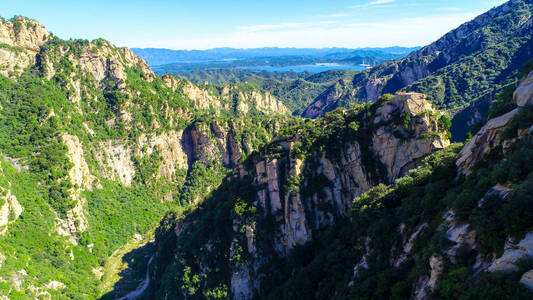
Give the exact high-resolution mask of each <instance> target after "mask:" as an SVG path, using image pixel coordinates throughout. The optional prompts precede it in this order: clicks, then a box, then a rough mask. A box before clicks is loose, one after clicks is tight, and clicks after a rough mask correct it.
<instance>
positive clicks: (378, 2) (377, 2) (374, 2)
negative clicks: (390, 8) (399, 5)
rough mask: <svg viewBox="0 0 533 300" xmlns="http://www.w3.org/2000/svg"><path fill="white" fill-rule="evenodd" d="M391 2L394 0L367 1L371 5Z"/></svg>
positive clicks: (394, 0)
mask: <svg viewBox="0 0 533 300" xmlns="http://www.w3.org/2000/svg"><path fill="white" fill-rule="evenodd" d="M392 2H396V0H376V1H372V2H370V3H368V5H370V6H372V5H380V4H388V3H392Z"/></svg>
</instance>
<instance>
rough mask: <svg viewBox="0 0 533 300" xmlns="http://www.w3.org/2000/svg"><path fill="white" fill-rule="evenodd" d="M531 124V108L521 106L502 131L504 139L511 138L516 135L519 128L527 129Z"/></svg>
mask: <svg viewBox="0 0 533 300" xmlns="http://www.w3.org/2000/svg"><path fill="white" fill-rule="evenodd" d="M532 125H533V108H529V107H524V108H521V109H520V111H519V112H518V114H517V115H516V116H514V117H513V119H512V120H511V123H510V124H509V126H508V127H507V128H506V129H505V132H504V133H503V137H504V139H512V138H515V137H516V136H517V135H518V131H519V130H523V129H527V128H529V127H531V126H532Z"/></svg>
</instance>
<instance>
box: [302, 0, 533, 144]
mask: <svg viewBox="0 0 533 300" xmlns="http://www.w3.org/2000/svg"><path fill="white" fill-rule="evenodd" d="M532 11H533V4H532V2H531V1H530V0H512V1H509V2H507V3H505V4H503V5H501V6H499V7H497V8H494V9H492V10H490V11H489V12H487V13H485V14H483V15H481V16H479V17H477V18H475V19H474V20H472V21H471V22H468V23H466V24H464V25H462V26H460V27H458V28H457V29H455V30H453V31H451V32H449V33H448V34H446V35H445V36H443V37H442V38H440V39H439V40H437V41H436V42H434V43H432V44H431V45H428V46H426V47H424V48H422V49H420V50H418V51H415V52H413V53H411V54H410V55H409V56H407V57H406V58H403V59H399V60H396V61H392V62H387V63H384V64H381V65H379V66H376V67H374V68H372V69H370V70H367V71H363V72H361V73H358V74H356V75H355V76H353V77H352V78H351V79H350V80H348V81H345V80H344V79H343V80H342V81H340V80H339V81H338V83H335V84H339V85H340V86H341V87H342V89H341V90H338V89H331V90H330V91H329V92H324V93H322V94H320V95H319V96H318V97H316V98H315V99H314V101H313V103H312V104H310V105H309V106H307V108H306V109H305V110H304V111H303V113H302V116H305V117H312V118H315V117H318V116H321V115H323V114H324V113H325V112H327V111H331V110H333V109H335V108H336V107H340V106H348V105H350V104H352V103H360V102H373V101H376V100H377V99H378V98H379V96H380V95H382V94H385V93H395V92H397V91H413V92H420V93H425V94H427V95H428V99H430V100H431V101H433V102H434V103H435V105H437V107H438V108H439V109H443V110H450V112H452V113H455V112H456V111H458V110H461V109H463V108H465V107H467V106H468V105H470V104H471V103H474V102H476V101H477V100H478V99H484V97H485V98H487V97H488V99H489V100H488V101H489V102H490V100H492V99H493V98H494V94H495V93H497V92H499V91H501V90H502V89H504V88H505V87H507V86H509V85H512V84H514V83H516V81H517V80H518V78H519V73H520V72H521V71H522V66H523V65H524V64H525V63H526V62H527V61H528V60H529V59H531V56H532V53H533V48H532V47H533V44H532V41H531V36H532V30H533V26H532V24H533V23H532V19H531V14H532ZM333 85H334V84H330V86H333ZM472 115H477V117H476V118H474V119H471V118H459V119H457V120H455V122H454V129H453V130H452V131H453V133H454V136H456V137H457V138H459V139H461V138H462V137H463V136H464V134H465V133H466V132H467V131H468V130H469V128H470V127H471V126H472V125H474V124H475V123H477V122H480V121H483V120H484V119H486V109H485V110H482V111H479V112H478V114H472ZM465 119H468V120H465Z"/></svg>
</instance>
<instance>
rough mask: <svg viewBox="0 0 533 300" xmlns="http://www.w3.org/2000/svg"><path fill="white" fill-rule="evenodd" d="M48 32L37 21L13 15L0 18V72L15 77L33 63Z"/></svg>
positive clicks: (48, 35) (46, 38)
mask: <svg viewBox="0 0 533 300" xmlns="http://www.w3.org/2000/svg"><path fill="white" fill-rule="evenodd" d="M49 37H50V34H49V33H48V31H46V29H45V28H44V26H42V25H41V24H39V23H38V22H37V21H34V20H30V19H26V18H23V17H15V18H13V19H11V20H9V21H5V20H4V19H0V74H2V75H4V76H7V77H16V76H17V75H18V74H20V73H21V72H22V71H23V70H24V69H25V68H26V67H27V66H30V65H33V64H34V63H35V56H36V55H37V53H39V51H40V48H41V46H42V45H43V44H44V43H45V42H46V41H47V40H48V38H49Z"/></svg>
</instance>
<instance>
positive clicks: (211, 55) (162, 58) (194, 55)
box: [131, 47, 419, 66]
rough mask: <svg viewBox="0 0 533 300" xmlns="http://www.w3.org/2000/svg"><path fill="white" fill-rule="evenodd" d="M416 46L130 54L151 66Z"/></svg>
mask: <svg viewBox="0 0 533 300" xmlns="http://www.w3.org/2000/svg"><path fill="white" fill-rule="evenodd" d="M418 49H419V48H418V47H413V48H404V47H389V48H362V49H346V48H324V49H313V48H255V49H233V48H215V49H210V50H170V49H158V48H144V49H143V48H132V49H131V50H132V51H133V53H135V54H136V55H138V56H139V57H141V58H143V59H144V60H146V61H147V62H148V64H149V65H150V66H159V65H165V64H172V63H178V62H202V61H203V62H205V61H224V60H235V59H238V60H243V59H253V58H276V57H307V58H325V57H330V56H332V57H334V56H342V57H343V58H344V59H346V58H350V57H357V56H359V57H375V58H382V57H383V58H386V59H391V58H397V57H402V56H405V55H407V54H409V53H410V52H412V51H414V50H418Z"/></svg>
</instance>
